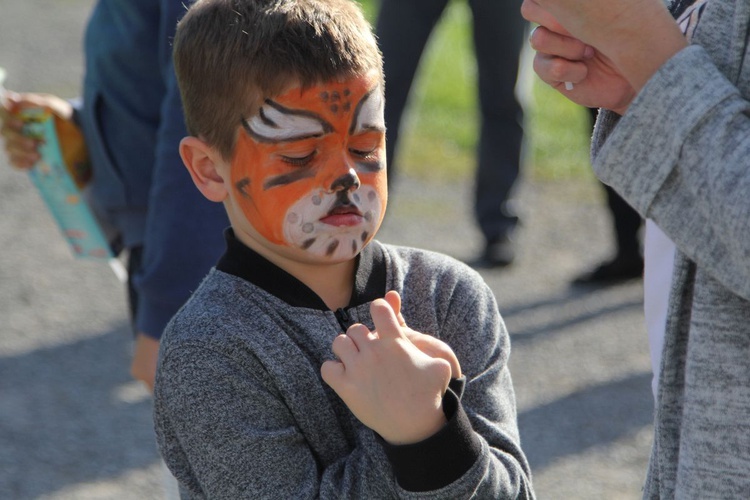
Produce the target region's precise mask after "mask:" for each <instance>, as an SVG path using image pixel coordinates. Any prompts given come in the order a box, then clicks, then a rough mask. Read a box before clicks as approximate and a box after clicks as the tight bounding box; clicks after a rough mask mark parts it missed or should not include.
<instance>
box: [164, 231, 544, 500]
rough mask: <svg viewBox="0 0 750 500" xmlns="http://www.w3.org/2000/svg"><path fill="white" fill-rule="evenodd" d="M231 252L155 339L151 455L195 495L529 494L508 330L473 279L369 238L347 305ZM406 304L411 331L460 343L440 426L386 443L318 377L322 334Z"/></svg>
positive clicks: (330, 335) (232, 245)
mask: <svg viewBox="0 0 750 500" xmlns="http://www.w3.org/2000/svg"><path fill="white" fill-rule="evenodd" d="M227 238H228V250H227V253H226V254H225V256H224V258H223V259H222V261H221V262H220V263H219V264H218V265H217V269H214V270H213V271H212V272H211V273H210V274H209V275H208V277H207V278H206V279H205V281H204V282H203V283H202V284H201V286H200V288H199V289H198V290H196V292H195V293H194V295H193V297H192V298H191V299H190V301H189V302H188V303H187V304H186V305H185V306H184V308H183V309H182V310H181V311H180V312H179V313H178V314H177V315H176V316H175V318H174V319H173V320H172V322H171V323H170V324H169V326H168V327H167V329H166V331H165V333H164V336H163V337H162V347H161V352H160V361H159V369H158V375H157V381H156V390H155V425H156V433H157V439H158V442H159V446H160V450H161V453H162V455H163V457H164V459H165V461H166V462H167V464H168V466H169V468H170V469H171V470H172V472H173V473H174V474H175V476H176V477H177V479H178V480H179V481H180V483H181V486H182V488H183V490H185V491H187V492H189V493H188V496H189V497H190V498H222V499H233V500H236V499H241V498H253V499H264V498H284V499H287V498H357V499H369V498H431V499H432V498H438V499H439V498H446V499H448V498H450V499H456V498H470V497H474V498H488V499H489V498H492V499H497V498H532V497H533V493H532V490H531V483H530V472H529V467H528V464H527V462H526V459H525V457H524V455H523V452H522V451H521V448H520V445H519V437H518V429H517V424H516V408H515V396H514V393H513V387H512V383H511V378H510V374H509V372H508V367H507V361H508V354H509V339H508V334H507V332H506V329H505V326H504V324H503V322H502V320H501V318H500V315H499V314H498V310H497V305H496V303H495V299H494V297H493V295H492V293H491V291H490V290H489V288H488V287H487V286H486V285H485V284H484V282H483V281H482V279H481V277H480V276H479V275H478V274H477V273H475V272H474V271H473V270H471V269H470V268H468V267H467V266H465V265H463V264H461V263H459V262H457V261H455V260H453V259H450V258H448V257H445V256H442V255H438V254H435V253H429V252H424V251H419V250H414V249H406V248H399V247H393V246H387V245H382V244H380V243H378V242H373V243H371V244H370V245H369V246H368V247H366V249H365V250H364V251H363V253H362V255H361V256H360V259H359V261H358V267H357V273H356V283H355V290H354V296H353V298H352V303H351V304H350V306H349V307H347V308H345V309H343V310H339V311H331V310H329V309H328V308H327V307H325V304H323V303H322V301H321V300H320V299H319V298H318V297H317V296H316V295H315V294H314V293H313V292H312V291H311V290H309V289H308V288H307V287H306V286H305V285H303V284H302V283H301V282H299V281H297V280H296V279H294V278H293V277H292V276H290V275H288V274H286V273H285V272H284V271H282V270H281V269H279V268H277V267H275V266H273V265H272V264H270V263H269V262H268V261H265V260H264V259H262V258H261V257H260V256H259V255H258V254H256V253H255V252H252V251H251V250H250V249H248V248H247V247H244V246H243V245H241V244H240V243H239V242H238V241H237V240H236V239H234V237H233V235H232V233H231V231H230V232H228V234H227ZM387 290H397V291H398V292H399V293H400V294H401V297H402V300H403V306H402V312H403V315H404V318H405V320H406V322H407V324H408V325H409V326H410V327H412V328H413V329H415V330H418V331H421V332H424V333H430V334H433V335H434V336H436V337H438V338H440V339H442V340H444V341H445V342H447V343H448V344H449V345H450V346H451V347H452V348H453V349H454V351H455V353H456V355H457V357H458V359H459V362H460V363H461V367H462V371H463V373H464V374H465V376H466V380H465V385H463V384H462V383H461V382H462V381H455V380H454V381H452V382H451V390H449V391H448V393H447V394H446V397H445V398H444V399H443V403H444V408H445V411H446V416H447V417H448V418H449V423H448V425H447V426H446V427H445V428H444V429H443V430H442V431H440V432H439V433H438V434H437V435H435V436H433V437H431V438H429V439H427V440H426V441H424V442H421V443H417V444H415V445H409V446H388V445H387V444H386V443H385V442H384V441H383V440H382V439H381V438H380V437H379V436H377V435H376V434H375V433H374V432H373V431H372V430H370V429H368V428H366V427H365V426H363V425H362V424H361V423H360V422H359V421H358V420H357V419H356V418H355V417H354V416H353V415H352V413H351V412H350V411H349V409H348V408H347V407H346V405H344V403H343V402H342V401H341V400H340V399H339V397H338V396H337V395H336V394H335V393H334V392H333V391H332V390H331V389H330V388H329V387H328V386H327V385H326V384H325V383H324V382H323V381H322V379H321V376H320V366H321V364H322V363H323V362H324V361H325V360H327V359H331V358H332V357H333V354H332V352H331V343H332V341H333V339H334V338H335V337H336V336H337V335H339V334H340V333H341V332H342V331H344V330H345V328H346V327H347V326H349V325H350V324H353V323H355V322H361V323H363V324H365V325H367V326H368V327H370V328H372V327H373V325H372V320H371V318H370V315H369V304H370V302H371V301H372V300H373V299H374V298H376V297H382V296H383V295H384V294H385V292H386V291H387Z"/></svg>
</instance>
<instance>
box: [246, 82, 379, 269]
mask: <svg viewBox="0 0 750 500" xmlns="http://www.w3.org/2000/svg"><path fill="white" fill-rule="evenodd" d="M376 81H377V80H376V79H375V78H374V77H373V76H372V75H368V76H360V77H355V78H351V79H349V80H346V81H343V82H329V83H326V84H322V85H317V86H315V87H312V88H308V89H305V90H302V89H300V88H299V87H297V88H294V89H292V90H290V91H288V92H286V93H284V94H282V95H280V96H277V97H274V98H272V99H266V100H265V101H264V103H263V105H262V106H261V107H260V109H259V111H258V112H257V114H256V115H254V116H251V117H249V118H248V119H246V120H244V122H243V130H242V131H241V133H240V137H239V140H238V143H237V146H236V153H235V156H234V158H233V159H232V163H231V182H232V186H233V189H234V190H235V196H234V198H235V199H236V200H238V205H239V206H240V208H241V210H242V212H243V214H244V215H245V218H246V219H247V220H248V222H250V224H251V225H252V226H253V228H254V229H255V231H257V233H258V234H259V235H261V236H262V237H263V238H265V239H266V240H267V241H269V242H271V243H273V244H275V245H280V246H286V247H292V248H295V249H299V250H302V251H304V252H306V253H307V254H308V255H311V256H314V257H315V258H316V259H317V258H322V259H324V260H327V261H331V262H335V261H343V260H348V259H351V258H352V257H354V256H356V255H357V254H358V253H359V252H360V251H361V250H362V248H363V247H364V246H365V245H366V244H367V243H368V242H369V241H370V239H372V237H373V236H374V234H375V232H376V231H377V230H378V228H379V227H380V223H381V222H382V219H383V216H384V214H385V207H386V203H387V196H388V194H387V186H386V169H385V126H384V120H383V97H382V89H381V88H380V86H379V85H377V83H376Z"/></svg>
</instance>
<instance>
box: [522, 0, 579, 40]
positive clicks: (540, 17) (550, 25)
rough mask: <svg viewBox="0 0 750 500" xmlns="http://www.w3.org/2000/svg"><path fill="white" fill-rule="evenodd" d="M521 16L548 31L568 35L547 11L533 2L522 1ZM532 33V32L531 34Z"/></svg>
mask: <svg viewBox="0 0 750 500" xmlns="http://www.w3.org/2000/svg"><path fill="white" fill-rule="evenodd" d="M521 16H523V18H524V19H526V20H527V21H530V22H532V23H536V24H538V25H540V26H544V27H546V28H547V29H549V30H552V31H554V32H556V33H560V34H562V35H570V33H569V32H568V30H566V29H565V28H563V26H562V25H561V24H560V23H559V22H558V21H557V19H555V16H553V15H552V14H551V13H550V12H549V11H547V10H546V9H545V8H544V7H542V6H541V5H539V4H538V3H537V2H536V1H534V0H524V1H523V3H522V4H521ZM532 33H533V32H532Z"/></svg>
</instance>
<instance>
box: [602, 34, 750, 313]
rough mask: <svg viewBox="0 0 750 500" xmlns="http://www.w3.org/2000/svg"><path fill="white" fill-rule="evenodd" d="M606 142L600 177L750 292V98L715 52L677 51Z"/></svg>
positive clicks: (713, 269)
mask: <svg viewBox="0 0 750 500" xmlns="http://www.w3.org/2000/svg"><path fill="white" fill-rule="evenodd" d="M704 21H705V20H703V21H701V22H702V23H703V22H704ZM706 28H708V26H702V29H706ZM743 41H744V39H743ZM745 57H750V54H747V50H746V55H745ZM748 83H749V82H748V81H747V80H745V81H742V80H739V83H738V84H739V85H740V86H742V87H743V88H744V89H745V90H747V89H748V87H749V85H748ZM602 119H603V120H604V121H607V120H609V119H611V117H609V116H607V115H606V114H605V115H604V116H603V117H602ZM595 140H596V137H595ZM598 142H599V141H598V140H597V143H596V144H595V149H594V153H595V155H594V162H593V164H594V169H595V171H596V173H597V175H598V177H599V178H600V179H601V180H602V181H603V182H605V183H608V184H610V185H612V186H613V187H614V188H615V189H617V190H618V192H620V194H621V195H622V196H623V198H625V199H626V200H627V201H628V202H629V203H630V204H631V205H632V206H633V207H634V208H635V209H636V210H638V211H639V212H640V213H641V214H642V215H643V216H644V217H648V218H650V219H652V220H654V222H655V223H656V224H657V225H658V226H659V228H660V229H661V230H662V231H664V233H665V234H667V235H668V236H669V237H670V239H672V241H674V242H675V244H676V245H677V247H678V248H679V250H680V251H681V252H683V253H684V254H686V255H687V256H688V257H689V258H690V259H691V260H693V261H694V262H696V263H697V264H698V265H699V266H700V267H701V269H702V270H703V271H706V272H708V273H709V274H710V275H711V276H712V277H713V278H714V279H716V280H718V281H719V282H721V283H722V284H723V285H724V286H726V287H728V288H729V289H730V290H732V291H733V292H734V293H736V294H737V295H739V296H741V297H743V298H745V299H750V267H748V265H747V262H748V259H750V227H749V226H748V224H749V223H750V200H749V199H748V197H747V193H748V192H750V160H749V159H750V103H749V102H748V100H747V99H745V98H744V97H743V96H742V95H741V93H740V91H739V90H738V87H737V86H736V85H735V84H733V83H732V82H730V81H729V80H728V79H727V78H726V77H725V76H724V75H723V74H722V73H721V72H720V71H719V70H718V69H717V67H716V64H715V63H714V62H713V61H712V59H711V58H710V57H709V55H708V54H707V52H706V51H705V50H704V49H703V48H701V47H698V46H691V47H689V48H687V49H685V50H683V51H681V52H680V53H679V54H677V55H676V56H674V57H673V58H672V59H670V60H669V61H668V62H667V63H666V64H665V65H664V66H663V67H662V68H661V69H660V70H659V71H658V72H657V73H656V74H655V75H654V76H653V77H652V79H651V80H650V81H649V82H648V83H647V85H646V86H645V87H644V88H643V90H642V91H641V93H640V94H639V95H638V97H637V98H636V99H635V100H634V101H633V102H632V104H631V106H630V108H629V110H628V113H626V114H625V116H623V117H622V118H620V120H619V122H618V123H617V126H616V127H614V128H613V129H612V131H611V132H610V133H609V135H608V136H607V138H606V141H604V142H603V143H602V144H598Z"/></svg>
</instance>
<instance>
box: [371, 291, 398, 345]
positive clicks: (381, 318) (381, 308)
mask: <svg viewBox="0 0 750 500" xmlns="http://www.w3.org/2000/svg"><path fill="white" fill-rule="evenodd" d="M370 315H371V316H372V321H373V323H374V324H375V330H376V331H377V332H378V336H379V337H380V338H381V339H395V338H398V337H402V336H403V334H402V332H401V325H400V324H399V321H398V318H397V317H396V314H395V313H394V312H393V309H392V308H391V305H390V304H389V303H388V302H386V301H385V300H384V299H375V300H374V301H373V303H372V304H371V305H370Z"/></svg>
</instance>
